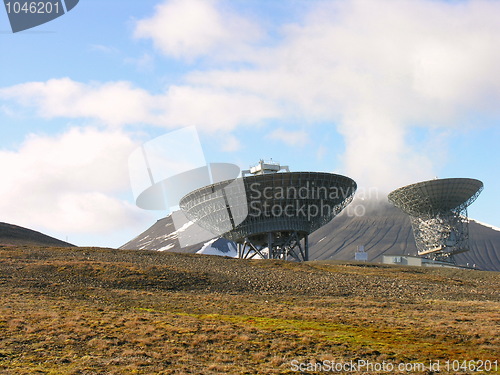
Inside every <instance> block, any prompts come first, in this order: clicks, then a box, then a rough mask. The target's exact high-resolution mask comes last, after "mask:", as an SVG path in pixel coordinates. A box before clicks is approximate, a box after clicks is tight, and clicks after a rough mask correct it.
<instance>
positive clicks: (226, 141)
mask: <svg viewBox="0 0 500 375" xmlns="http://www.w3.org/2000/svg"><path fill="white" fill-rule="evenodd" d="M220 140H221V143H222V145H221V148H222V151H226V152H235V151H238V150H241V148H242V145H241V142H240V140H239V139H238V138H236V137H235V136H234V135H231V134H228V135H225V136H223V137H221V138H220Z"/></svg>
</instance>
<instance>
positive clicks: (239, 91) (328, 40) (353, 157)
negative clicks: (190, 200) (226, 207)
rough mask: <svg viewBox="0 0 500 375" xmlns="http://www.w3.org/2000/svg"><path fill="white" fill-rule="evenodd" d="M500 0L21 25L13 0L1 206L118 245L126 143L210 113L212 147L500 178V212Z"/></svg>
mask: <svg viewBox="0 0 500 375" xmlns="http://www.w3.org/2000/svg"><path fill="white" fill-rule="evenodd" d="M499 40H500V3H498V2H496V1H460V2H448V1H443V2H441V1H434V0H433V1H426V0H422V1H404V0H403V1H398V2H394V1H390V0H377V1H360V0H343V1H341V0H321V1H314V0H307V1H306V0H287V1H282V0H279V1H278V0H275V1H255V0H253V1H248V0H246V1H245V0H240V1H223V0H167V1H157V0H142V1H134V0H120V1H110V0H108V1H97V0H81V1H80V3H79V4H78V6H77V7H75V8H74V9H73V10H72V11H71V12H69V13H67V14H66V15H64V16H62V17H60V18H58V19H56V20H54V21H52V22H50V23H47V24H44V25H41V26H38V27H36V28H33V29H31V30H27V31H24V32H20V33H16V34H12V32H11V31H10V26H9V24H8V19H7V15H6V12H5V11H3V10H0V46H1V48H2V51H3V53H2V58H1V59H0V72H1V73H0V124H1V128H0V170H1V171H0V172H1V176H2V181H3V182H2V184H1V186H0V193H1V196H2V201H1V202H0V213H1V215H2V216H1V217H0V221H4V222H9V223H13V224H17V225H22V226H27V227H29V228H32V229H35V230H39V231H42V232H44V233H47V234H50V235H53V236H55V237H58V238H61V239H66V238H67V239H68V240H69V241H70V242H73V243H75V244H77V245H82V246H86V245H92V246H110V247H117V246H120V245H122V244H123V243H125V242H127V241H128V240H129V239H131V238H132V237H134V236H135V235H137V234H139V233H140V232H141V231H143V230H144V229H146V228H147V227H149V226H150V225H151V224H152V223H154V221H155V220H156V219H158V218H160V217H162V216H163V215H164V214H165V213H162V212H148V211H144V210H141V209H139V208H137V207H135V205H134V198H133V195H132V191H131V188H130V183H129V177H128V170H127V160H128V155H130V153H131V152H132V151H133V150H134V149H135V148H136V147H137V146H138V145H140V144H141V142H145V141H148V140H150V139H153V138H155V137H157V136H160V135H162V134H165V133H168V132H170V131H173V130H176V129H179V128H181V127H184V126H192V125H194V126H196V127H197V129H198V132H199V134H200V139H201V143H202V146H203V148H204V152H205V157H206V159H207V161H209V162H232V163H235V164H238V165H239V166H240V167H241V168H247V167H248V166H249V165H251V164H254V163H256V162H257V161H258V160H259V159H260V158H264V159H269V158H273V159H274V160H277V161H280V162H281V163H283V164H286V165H289V166H290V168H291V170H292V171H298V170H319V171H330V172H337V173H343V174H346V175H348V176H350V177H352V178H354V179H355V180H356V181H357V182H358V185H359V187H360V189H362V190H368V189H372V188H374V187H375V188H377V189H378V191H379V192H380V196H384V195H385V194H386V193H387V192H389V191H390V190H392V189H395V188H397V187H400V186H403V185H405V184H409V183H413V182H417V181H421V180H425V179H432V178H434V177H436V176H438V177H443V178H444V177H472V178H478V179H480V180H482V181H483V182H484V184H485V189H484V191H483V193H482V194H481V196H480V197H479V198H478V200H477V201H476V202H475V203H474V204H473V205H472V206H471V207H470V208H469V216H470V217H472V218H475V219H477V220H479V221H482V222H486V223H489V224H491V225H494V226H497V227H500V218H499V215H498V212H499V211H500V203H499V200H498V199H497V193H498V192H499V191H500V177H499V174H498V169H499V160H500V151H499V149H498V141H499V140H500V130H499V129H500V127H499V124H500V107H499V106H498V104H497V103H499V102H500V76H499V75H498V66H500V50H498V41H499Z"/></svg>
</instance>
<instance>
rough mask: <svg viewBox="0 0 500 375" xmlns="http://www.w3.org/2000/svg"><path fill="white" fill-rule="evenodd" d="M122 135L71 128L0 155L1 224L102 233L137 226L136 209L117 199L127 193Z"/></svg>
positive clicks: (126, 142) (127, 142)
mask: <svg viewBox="0 0 500 375" xmlns="http://www.w3.org/2000/svg"><path fill="white" fill-rule="evenodd" d="M134 147H136V145H135V144H134V142H133V141H131V139H130V138H129V137H128V136H127V135H126V134H124V133H121V132H118V131H106V132H102V131H98V130H96V129H92V128H87V129H76V128H73V129H70V130H69V131H67V132H66V133H64V134H61V135H59V136H56V137H49V136H41V135H31V136H29V137H28V138H27V139H26V141H25V142H24V143H23V144H22V145H21V146H20V147H19V149H17V150H15V151H5V150H4V151H0V173H1V175H2V184H0V195H1V196H2V200H1V202H0V212H1V213H2V221H6V222H10V223H13V224H18V225H22V226H26V227H30V228H37V229H38V230H48V231H51V232H56V233H65V234H71V233H73V234H74V233H85V232H87V233H90V232H93V233H106V232H109V231H112V230H117V229H122V228H124V227H131V226H134V225H136V224H137V223H138V222H139V216H140V211H139V210H138V209H137V208H135V207H134V206H132V205H131V204H129V203H127V202H126V201H124V200H121V199H119V198H117V197H116V195H117V194H127V193H129V192H130V185H129V179H128V171H127V158H128V155H129V153H130V152H131V151H132V150H133V149H134Z"/></svg>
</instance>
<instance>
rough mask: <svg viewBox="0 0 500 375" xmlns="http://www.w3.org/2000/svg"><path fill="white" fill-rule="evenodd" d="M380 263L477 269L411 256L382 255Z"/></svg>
mask: <svg viewBox="0 0 500 375" xmlns="http://www.w3.org/2000/svg"><path fill="white" fill-rule="evenodd" d="M382 263H384V264H397V265H400V266H417V267H449V268H465V269H477V268H473V267H467V266H459V265H457V264H453V263H450V262H443V261H439V260H433V259H428V258H422V257H418V256H412V255H401V254H396V255H382Z"/></svg>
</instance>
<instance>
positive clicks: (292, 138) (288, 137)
mask: <svg viewBox="0 0 500 375" xmlns="http://www.w3.org/2000/svg"><path fill="white" fill-rule="evenodd" d="M267 137H268V138H269V139H275V140H277V141H281V142H284V143H286V144H287V145H288V146H304V145H305V144H306V143H307V142H308V141H309V135H308V134H307V133H306V132H305V131H301V130H297V131H290V130H286V129H283V128H279V129H276V130H273V131H272V132H271V133H269V134H268V135H267Z"/></svg>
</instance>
